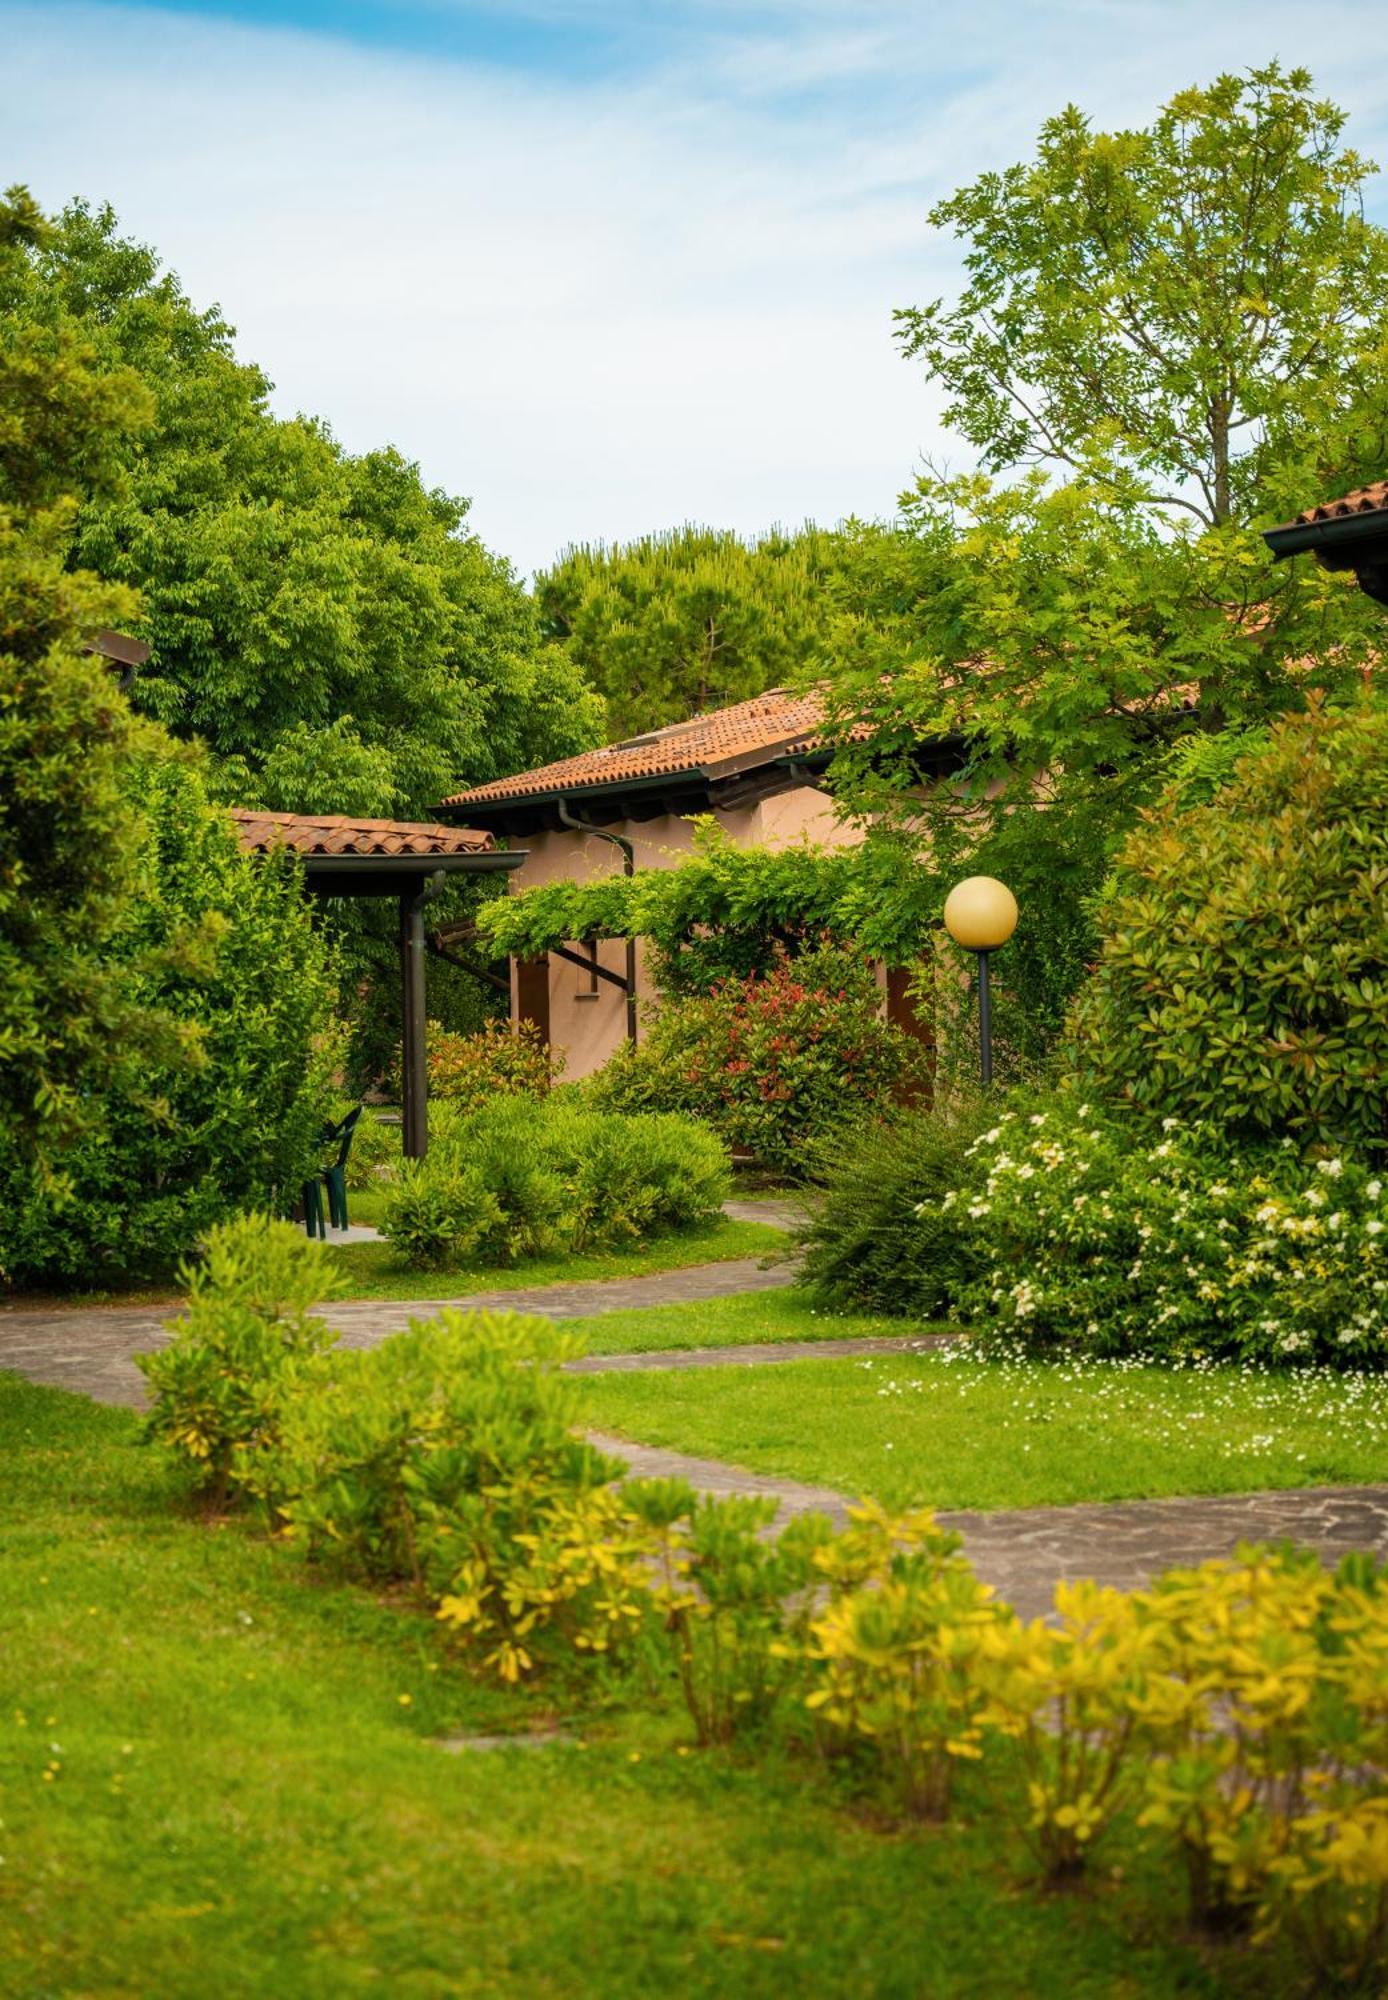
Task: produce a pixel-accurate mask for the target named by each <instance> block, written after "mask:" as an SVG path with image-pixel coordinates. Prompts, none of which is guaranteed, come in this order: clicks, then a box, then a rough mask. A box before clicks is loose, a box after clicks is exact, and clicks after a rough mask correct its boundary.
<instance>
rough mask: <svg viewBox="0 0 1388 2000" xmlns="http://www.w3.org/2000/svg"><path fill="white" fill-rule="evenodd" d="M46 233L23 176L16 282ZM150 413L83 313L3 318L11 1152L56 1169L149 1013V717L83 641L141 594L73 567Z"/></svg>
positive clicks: (1, 745) (1, 689) (9, 255)
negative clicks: (114, 946)
mask: <svg viewBox="0 0 1388 2000" xmlns="http://www.w3.org/2000/svg"><path fill="white" fill-rule="evenodd" d="M46 232H47V225H46V224H45V222H44V220H43V217H42V216H41V215H40V214H39V212H38V210H37V209H36V208H35V206H34V204H33V202H32V201H31V200H30V199H29V197H28V196H27V195H26V193H25V192H24V190H23V189H19V188H11V189H10V190H9V192H8V193H7V194H6V195H5V196H4V197H3V198H0V291H3V289H4V286H5V284H6V280H7V278H8V277H9V276H10V274H12V273H13V272H14V271H15V269H16V268H17V267H18V266H21V265H22V264H23V263H24V261H25V260H26V259H27V258H28V257H29V256H31V255H32V254H33V253H34V252H35V250H36V249H38V248H39V247H40V246H41V245H42V244H43V243H44V240H45V236H46ZM148 416H149V402H148V398H147V397H146V395H145V393H144V391H143V389H142V388H141V386H140V383H139V381H138V379H137V378H136V377H135V376H134V375H133V374H131V373H130V372H129V371H128V370H127V371H119V370H118V371H110V370H106V369H103V367H102V366H101V364H100V362H99V360H98V358H97V357H96V356H95V354H94V353H93V351H92V349H91V347H90V345H89V343H87V342H86V341H85V340H84V339H83V336H82V330H81V327H80V325H78V324H77V323H75V322H74V321H73V320H72V319H71V318H70V317H69V316H67V315H56V316H55V317H54V318H53V319H52V320H51V321H50V322H49V323H47V324H46V325H43V326H28V325H17V324H16V323H15V322H13V321H12V320H10V319H8V318H6V317H4V316H0V1154H9V1155H13V1156H16V1157H17V1156H20V1155H22V1156H24V1157H26V1158H28V1159H30V1160H31V1161H33V1162H35V1163H36V1164H37V1165H38V1167H39V1169H40V1171H41V1172H42V1173H44V1174H45V1175H48V1176H50V1177H52V1176H54V1175H56V1173H57V1169H56V1168H55V1167H54V1164H53V1163H54V1160H55V1158H56V1156H57V1155H58V1154H59V1153H60V1152H61V1150H62V1148H63V1146H64V1145H65V1144H67V1143H68V1142H70V1140H71V1139H72V1137H73V1136H74V1134H75V1133H76V1132H78V1131H80V1130H81V1129H82V1128H83V1127H84V1125H85V1124H86V1123H87V1122H88V1116H89V1111H90V1106H91V1102H92V1097H93V1092H94V1091H96V1090H99V1089H100V1088H101V1086H102V1085H103V1084H104V1083H105V1082H106V1081H108V1080H109V1079H110V1078H112V1077H113V1076H115V1075H117V1074H119V1073H121V1072H122V1071H123V1070H124V1069H125V1067H126V1066H127V1065H128V1064H129V1063H130V1062H131V1061H133V1060H138V1056H139V1051H140V1045H141V1037H142V1033H143V1031H145V1030H147V1029H148V1028H149V1027H150V1025H151V1024H150V1022H149V1021H148V1019H147V1017H146V1016H145V1015H144V1014H143V1012H142V1010H141V1009H140V1008H139V1007H138V1006H135V1005H132V1004H131V1002H130V999H129V996H128V994H127V992H126V991H125V988H124V982H123V980H122V979H121V978H120V977H119V975H118V974H117V972H116V971H115V970H114V969H113V968H112V967H111V966H110V965H109V964H108V963H107V962H106V959H105V956H104V947H105V946H106V944H107V943H108V941H109V940H110V938H111V936H112V935H113V934H114V932H115V931H116V929H117V928H118V926H119V924H120V923H121V921H122V919H123V916H124V913H125V911H126V909H127V907H128V905H129V902H130V899H131V897H132V895H133V889H134V866H135V856H136V852H137V848H138V842H139V836H140V821H139V815H138V813H137V811H136V810H135V808H134V807H133V806H132V805H131V803H130V802H129V801H128V800H127V799H126V798H125V796H124V795H123V793H122V791H121V787H120V777H121V770H122V765H123V762H124V760H125V758H126V757H127V756H128V755H129V753H130V751H131V748H132V745H133V743H134V741H135V739H136V737H137V736H138V728H137V725H136V724H135V722H134V720H133V718H132V717H131V715H130V712H129V709H128V707H127V705H126V703H125V702H124V701H123V700H122V698H121V696H120V694H119V693H118V692H117V690H116V689H115V687H114V685H113V683H112V681H111V676H110V674H109V673H108V672H107V670H106V668H105V666H104V663H102V662H101V661H99V660H96V659H93V658H92V657H91V656H89V655H88V654H87V653H86V652H85V651H84V650H83V644H84V641H85V640H86V639H87V638H88V637H90V635H91V633H92V632H93V631H94V630H96V629H99V628H100V627H101V626H103V625H107V624H111V623H115V622H118V621H122V620H125V619H127V618H129V617H132V616H133V615H134V611H135V604H134V600H133V598H132V597H131V595H130V593H129V592H128V591H126V590H123V589H121V588H119V587H110V586H107V585H103V584H102V583H101V582H100V581H99V579H98V578H96V577H94V576H91V575H89V574H84V573H82V572H80V571H79V572H76V573H72V572H69V571H68V570H67V568H66V561H67V556H68V550H69V546H70V543H71V539H72V533H73V527H74V523H75V519H76V514H77V506H78V496H79V495H81V494H91V493H99V492H112V491H114V490H115V488H116V484H117V481H118V478H119V464H120V460H121V457H122V454H123V452H124V450H125V449H126V447H127V446H128V443H129V440H130V437H131V436H132V434H133V433H134V432H135V431H136V430H138V428H139V427H140V426H141V425H142V424H143V423H145V422H146V421H147V420H148ZM3 1261H4V1260H3V1256H0V1266H2V1265H3Z"/></svg>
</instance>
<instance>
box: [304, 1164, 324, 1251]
mask: <svg viewBox="0 0 1388 2000" xmlns="http://www.w3.org/2000/svg"><path fill="white" fill-rule="evenodd" d="M303 1206H304V1228H305V1230H306V1231H307V1232H308V1234H309V1235H310V1236H326V1235H327V1233H328V1232H327V1230H326V1229H325V1228H324V1227H323V1188H322V1184H321V1182H320V1180H319V1177H318V1175H317V1174H315V1175H314V1177H313V1179H312V1180H311V1181H305V1182H304V1191H303Z"/></svg>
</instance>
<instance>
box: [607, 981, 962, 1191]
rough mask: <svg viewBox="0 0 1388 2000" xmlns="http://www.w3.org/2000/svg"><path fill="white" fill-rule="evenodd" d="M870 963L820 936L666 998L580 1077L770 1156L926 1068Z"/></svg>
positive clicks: (922, 1076) (869, 1107)
mask: <svg viewBox="0 0 1388 2000" xmlns="http://www.w3.org/2000/svg"><path fill="white" fill-rule="evenodd" d="M879 1000H880V995H879V993H878V990H877V985H876V982H875V980H874V978H873V975H872V969H871V967H870V966H869V965H867V964H866V963H865V962H864V961H862V960H861V959H858V958H855V957H853V956H852V955H851V954H849V953H846V952H842V951H837V950H833V949H831V948H829V947H828V946H823V947H820V948H819V949H817V950H815V951H807V952H802V953H801V954H800V956H799V957H798V958H795V959H794V960H787V959H785V958H782V959H780V960H779V961H777V962H776V963H774V964H773V965H772V966H771V967H770V968H769V969H768V970H767V971H765V972H764V973H761V974H753V975H749V976H748V977H746V978H744V979H736V980H728V981H726V982H724V983H723V984H721V985H719V986H717V987H716V988H715V989H714V990H713V991H712V992H711V993H709V994H707V995H705V996H703V997H701V998H691V999H685V1000H677V1001H672V1002H670V1003H668V1004H667V1005H666V1006H664V1007H663V1008H662V1009H661V1011H660V1012H659V1013H658V1014H656V1015H655V1016H654V1018H653V1019H652V1020H651V1021H650V1023H649V1025H648V1027H647V1029H646V1032H645V1035H644V1037H643V1039H642V1040H641V1041H640V1042H639V1043H637V1044H635V1045H634V1046H633V1045H630V1044H628V1045H627V1046H625V1047H623V1048H622V1049H619V1050H618V1052H617V1054H616V1055H615V1056H614V1057H613V1058H612V1059H611V1061H610V1062H609V1063H607V1064H606V1065H605V1067H604V1068H603V1069H602V1070H600V1071H599V1072H598V1074H597V1076H596V1077H594V1078H593V1079H592V1081H591V1083H590V1084H589V1086H588V1095H589V1101H590V1102H591V1103H593V1104H594V1105H596V1106H598V1107H599V1108H600V1109H602V1110H612V1111H677V1112H685V1113H688V1114H689V1115H691V1116H693V1117H696V1118H701V1119H703V1120H704V1121H705V1122H706V1123H707V1124H709V1125H711V1126H712V1128H713V1129H714V1131H715V1132H717V1133H718V1135H719V1137H720V1138H721V1139H722V1140H723V1141H724V1143H725V1144H727V1145H728V1146H731V1147H733V1148H735V1149H739V1150H742V1151H746V1152H749V1153H751V1154H752V1155H754V1157H755V1158H757V1159H758V1160H760V1161H762V1162H763V1163H764V1164H765V1165H767V1166H769V1167H774V1168H776V1169H777V1170H778V1171H780V1172H781V1173H784V1174H788V1175H792V1176H796V1175H799V1174H801V1173H803V1172H804V1170H805V1164H806V1148H807V1146H808V1145H809V1143H810V1142H811V1141H814V1140H819V1139H823V1138H824V1137H826V1136H827V1135H828V1134H830V1133H831V1132H833V1131H835V1130H837V1129H838V1128H840V1127H841V1126H842V1125H844V1124H845V1123H846V1122H848V1121H849V1120H851V1119H854V1118H862V1117H863V1116H865V1115H867V1116H871V1115H872V1113H873V1112H874V1111H880V1110H885V1109H886V1108H887V1107H888V1106H889V1105H890V1104H891V1103H892V1102H893V1101H894V1100H895V1099H897V1098H899V1097H902V1096H908V1095H910V1094H911V1092H912V1091H914V1090H917V1089H919V1088H921V1087H922V1086H923V1085H924V1083H925V1082H926V1080H927V1076H928V1064H927V1058H926V1056H925V1053H924V1051H923V1050H922V1048H921V1045H920V1044H919V1043H918V1042H916V1041H913V1040H912V1038H911V1037H910V1036H909V1035H906V1034H903V1033H902V1031H901V1029H899V1028H897V1027H895V1026H893V1025H891V1024H890V1023H888V1022H886V1021H884V1020H882V1019H881V1018H880V1016H879V1013H878V1004H879Z"/></svg>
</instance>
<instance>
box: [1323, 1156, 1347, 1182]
mask: <svg viewBox="0 0 1388 2000" xmlns="http://www.w3.org/2000/svg"><path fill="white" fill-rule="evenodd" d="M1344 1170H1345V1163H1344V1161H1343V1160H1317V1161H1316V1172H1317V1173H1318V1174H1329V1175H1330V1178H1331V1179H1332V1180H1334V1179H1335V1177H1336V1175H1337V1174H1342V1173H1343V1172H1344Z"/></svg>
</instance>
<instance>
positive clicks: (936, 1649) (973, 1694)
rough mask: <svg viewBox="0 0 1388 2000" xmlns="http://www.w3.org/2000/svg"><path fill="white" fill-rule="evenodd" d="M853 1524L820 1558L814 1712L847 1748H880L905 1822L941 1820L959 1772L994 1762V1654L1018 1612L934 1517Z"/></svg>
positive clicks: (813, 1623) (887, 1786)
mask: <svg viewBox="0 0 1388 2000" xmlns="http://www.w3.org/2000/svg"><path fill="white" fill-rule="evenodd" d="M852 1519H853V1524H854V1525H853V1527H852V1528H851V1529H850V1530H849V1531H848V1532H847V1533H846V1534H844V1535H840V1536H836V1537H835V1538H834V1540H833V1541H831V1542H827V1543H825V1544H824V1545H823V1546H822V1547H821V1548H819V1549H817V1550H816V1551H815V1563H816V1567H817V1568H818V1570H819V1571H820V1574H821V1575H823V1576H825V1577H826V1578H827V1579H828V1580H829V1585H830V1598H829V1602H828V1603H827V1604H826V1605H824V1606H823V1608H822V1609H821V1610H820V1611H819V1612H818V1614H817V1615H816V1616H814V1617H812V1618H811V1620H810V1623H809V1634H808V1644H807V1649H806V1650H807V1657H808V1660H809V1662H810V1679H811V1687H810V1691H809V1693H808V1694H807V1695H806V1697H805V1700H806V1706H807V1707H808V1708H809V1709H810V1710H811V1711H812V1712H813V1713H814V1714H815V1716H816V1718H817V1720H818V1722H819V1723H820V1725H821V1727H822V1728H823V1729H824V1730H825V1731H826V1732H828V1733H830V1734H831V1736H832V1735H836V1736H837V1738H838V1739H839V1741H841V1742H843V1741H848V1742H852V1741H854V1740H855V1739H856V1740H857V1741H859V1742H860V1743H866V1744H867V1745H869V1746H871V1752H872V1757H873V1766H874V1774H875V1777H876V1781H877V1783H878V1785H879V1787H880V1788H881V1789H882V1790H883V1791H885V1792H886V1793H887V1794H888V1795H889V1796H891V1797H893V1798H895V1799H896V1800H897V1801H898V1802H899V1804H900V1805H901V1807H902V1808H903V1809H904V1810H905V1811H906V1812H908V1813H910V1814H912V1815H914V1816H916V1817H918V1818H923V1819H942V1818H943V1817H944V1816H945V1814H946V1812H947V1811H948V1808H949V1802H950V1794H951V1790H952V1787H953V1778H954V1769H955V1766H956V1764H957V1763H958V1762H959V1761H960V1760H963V1759H969V1760H974V1759H977V1758H980V1757H981V1756H982V1755H983V1728H982V1722H983V1715H984V1709H985V1703H986V1701H987V1679H986V1673H985V1671H984V1668H985V1659H986V1652H985V1649H986V1646H987V1642H988V1637H989V1634H990V1632H991V1629H992V1627H993V1626H994V1625H995V1624H996V1623H997V1622H998V1620H999V1619H1000V1618H1002V1617H1005V1616H1006V1615H1008V1614H1006V1612H1005V1611H1004V1609H1003V1608H1002V1607H1001V1606H999V1605H998V1604H997V1603H996V1602H995V1601H994V1598H993V1594H992V1592H991V1590H989V1588H988V1587H987V1585H985V1584H982V1583H980V1582H979V1580H978V1578H977V1576H976V1575H975V1574H974V1571H973V1569H972V1567H971V1565H970V1564H969V1563H968V1562H966V1561H965V1559H964V1558H963V1556H961V1555H960V1554H959V1552H958V1551H959V1548H960V1537H959V1536H958V1535H949V1534H946V1533H945V1532H944V1531H943V1530H942V1529H940V1528H938V1527H937V1526H936V1525H935V1522H934V1518H933V1516H931V1515H930V1514H928V1513H926V1512H924V1511H922V1512H919V1513H913V1514H908V1515H905V1516H903V1517H902V1518H901V1519H900V1520H892V1519H891V1518H890V1517H889V1516H887V1515H886V1514H884V1513H883V1512H882V1510H881V1509H880V1508H878V1507H873V1506H868V1507H862V1508H858V1509H855V1510H853V1515H852Z"/></svg>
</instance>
